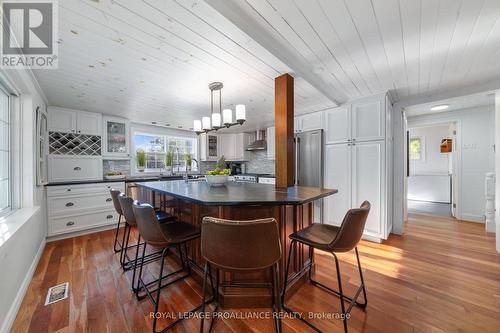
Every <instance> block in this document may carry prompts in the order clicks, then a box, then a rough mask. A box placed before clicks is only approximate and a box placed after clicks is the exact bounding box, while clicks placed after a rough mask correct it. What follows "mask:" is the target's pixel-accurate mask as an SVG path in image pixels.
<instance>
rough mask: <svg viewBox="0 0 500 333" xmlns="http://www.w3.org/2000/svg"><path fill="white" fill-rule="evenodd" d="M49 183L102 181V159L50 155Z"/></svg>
mask: <svg viewBox="0 0 500 333" xmlns="http://www.w3.org/2000/svg"><path fill="white" fill-rule="evenodd" d="M48 162H49V163H48V172H49V176H48V178H49V183H50V182H52V183H53V182H65V181H81V180H102V158H101V157H96V156H65V155H50V156H49V161H48Z"/></svg>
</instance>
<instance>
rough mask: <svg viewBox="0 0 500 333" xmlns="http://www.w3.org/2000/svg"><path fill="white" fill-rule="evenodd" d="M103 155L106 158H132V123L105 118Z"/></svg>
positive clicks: (116, 118) (115, 118)
mask: <svg viewBox="0 0 500 333" xmlns="http://www.w3.org/2000/svg"><path fill="white" fill-rule="evenodd" d="M103 123H104V131H103V138H102V148H103V149H102V150H103V152H102V154H103V156H104V157H118V158H119V157H124V158H127V157H130V123H129V121H128V120H127V119H124V118H118V117H108V116H105V117H103Z"/></svg>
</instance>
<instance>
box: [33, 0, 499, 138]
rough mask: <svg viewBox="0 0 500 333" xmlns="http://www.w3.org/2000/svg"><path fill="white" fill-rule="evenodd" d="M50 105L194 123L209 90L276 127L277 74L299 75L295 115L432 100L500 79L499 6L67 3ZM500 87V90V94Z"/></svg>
mask: <svg viewBox="0 0 500 333" xmlns="http://www.w3.org/2000/svg"><path fill="white" fill-rule="evenodd" d="M59 5H60V11H59V16H60V24H59V27H60V38H61V41H60V45H59V52H60V54H59V69H58V70H45V71H42V70H38V71H36V76H37V78H38V80H39V82H40V84H41V86H42V88H43V89H44V91H45V93H46V95H47V97H48V99H49V103H50V104H53V105H57V106H63V107H71V108H78V109H88V110H92V111H99V112H103V113H108V114H116V115H122V116H125V117H129V118H131V119H132V120H135V121H140V122H150V121H156V122H158V123H159V124H162V123H165V124H166V123H169V124H171V125H172V126H177V125H180V126H183V128H188V127H191V125H192V120H193V119H194V118H197V117H201V116H202V115H205V114H206V113H207V109H208V89H207V85H208V83H210V82H212V81H222V82H224V85H225V88H224V90H223V103H224V104H226V105H228V106H230V105H233V104H237V103H244V104H246V105H247V114H248V120H249V121H248V124H247V125H245V128H254V127H257V126H260V125H264V124H269V123H271V122H272V121H273V119H274V115H273V109H274V82H273V80H274V78H275V77H276V76H278V75H280V74H282V73H285V72H291V73H293V75H294V76H295V78H296V85H295V87H296V99H295V103H296V112H297V113H306V112H312V111H315V110H320V109H324V108H327V107H331V106H333V105H335V103H341V102H344V101H346V100H349V99H353V98H357V97H361V96H365V95H370V94H374V93H378V92H382V91H386V90H390V91H391V94H392V95H393V98H394V99H395V100H396V101H403V100H410V99H416V100H422V99H425V98H426V97H430V96H433V95H443V94H444V95H445V94H446V93H447V92H451V91H454V90H461V91H463V90H464V88H467V87H473V86H475V85H478V84H483V83H485V82H493V83H494V82H497V81H498V82H500V62H499V61H498V59H500V1H499V0H206V1H195V0H144V1H140V0H113V1H112V0H94V1H83V0H82V1H78V0H64V1H59ZM498 88H500V86H499V87H498Z"/></svg>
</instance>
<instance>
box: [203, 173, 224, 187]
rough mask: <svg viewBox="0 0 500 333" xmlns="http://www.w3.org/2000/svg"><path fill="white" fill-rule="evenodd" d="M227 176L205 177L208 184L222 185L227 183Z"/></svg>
mask: <svg viewBox="0 0 500 333" xmlns="http://www.w3.org/2000/svg"><path fill="white" fill-rule="evenodd" d="M227 178H228V177H227V175H218V176H209V175H206V176H205V179H206V181H207V183H208V185H210V186H223V185H224V184H225V183H227Z"/></svg>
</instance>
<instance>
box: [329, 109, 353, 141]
mask: <svg viewBox="0 0 500 333" xmlns="http://www.w3.org/2000/svg"><path fill="white" fill-rule="evenodd" d="M325 122H326V131H325V132H326V133H325V143H326V144H333V143H341V142H348V141H349V140H350V139H351V107H350V106H349V105H344V106H340V107H338V108H334V109H330V110H328V111H326V112H325Z"/></svg>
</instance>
